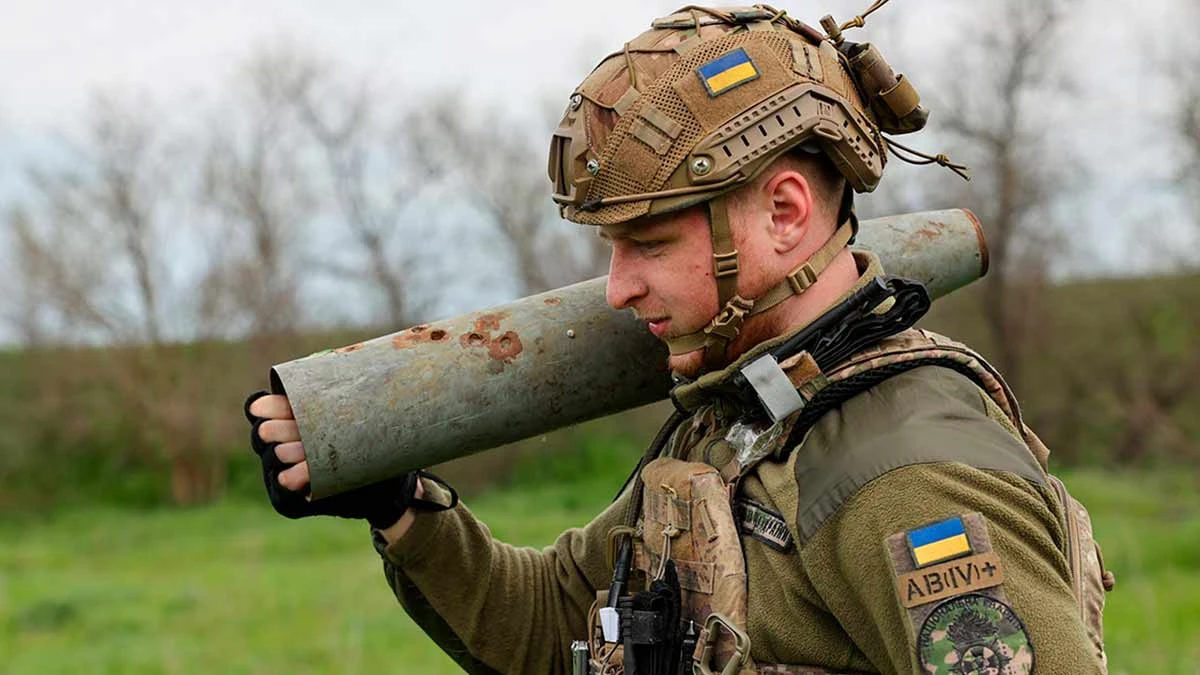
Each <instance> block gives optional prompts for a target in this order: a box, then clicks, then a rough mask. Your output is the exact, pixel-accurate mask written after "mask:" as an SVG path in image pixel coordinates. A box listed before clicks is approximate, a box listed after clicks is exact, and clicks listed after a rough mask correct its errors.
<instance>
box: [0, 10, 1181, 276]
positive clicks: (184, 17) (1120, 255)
mask: <svg viewBox="0 0 1200 675" xmlns="http://www.w3.org/2000/svg"><path fill="white" fill-rule="evenodd" d="M1185 1H1186V0H1142V1H1141V2H1138V3H1136V7H1137V10H1138V13H1136V14H1134V13H1132V10H1131V9H1130V4H1129V3H1125V2H1117V1H1116V0H1087V2H1081V3H1080V6H1081V7H1082V8H1083V9H1082V10H1081V11H1080V13H1079V17H1078V18H1076V19H1073V20H1072V21H1071V22H1070V25H1069V27H1068V30H1067V32H1066V34H1065V38H1066V40H1065V44H1066V46H1067V54H1066V56H1065V57H1064V59H1065V62H1068V63H1070V64H1074V65H1075V66H1076V70H1077V72H1078V73H1079V77H1080V83H1081V87H1082V89H1083V99H1082V100H1083V101H1085V103H1084V104H1083V105H1081V106H1080V109H1079V110H1078V114H1077V117H1076V118H1075V119H1074V120H1073V124H1072V127H1073V128H1070V129H1063V133H1064V134H1069V135H1071V136H1072V137H1073V138H1074V139H1075V140H1074V144H1075V145H1077V146H1078V147H1079V148H1081V149H1082V151H1083V153H1084V155H1085V160H1086V163H1087V165H1088V167H1089V171H1090V176H1091V178H1092V186H1091V188H1090V189H1088V190H1086V191H1085V192H1083V193H1081V194H1080V195H1079V197H1078V199H1077V200H1076V201H1077V203H1075V204H1072V205H1070V206H1069V207H1070V208H1073V209H1078V212H1079V214H1080V220H1081V226H1080V232H1081V237H1080V240H1081V241H1082V242H1083V246H1082V247H1081V249H1080V250H1083V251H1086V252H1087V253H1086V255H1088V256H1091V257H1094V260H1093V261H1091V262H1092V263H1094V266H1095V267H1094V268H1095V269H1097V270H1101V271H1113V270H1120V269H1122V267H1123V266H1127V265H1128V264H1130V259H1131V257H1130V256H1131V251H1132V252H1133V255H1132V257H1133V258H1134V259H1135V262H1137V264H1139V265H1141V264H1144V263H1145V262H1146V260H1147V259H1148V256H1146V255H1143V254H1141V253H1138V252H1137V251H1135V248H1136V247H1135V246H1134V244H1135V243H1136V237H1135V236H1134V235H1131V234H1130V232H1132V231H1133V230H1132V229H1131V228H1130V227H1128V226H1127V224H1128V223H1130V222H1131V221H1133V220H1137V219H1143V220H1145V219H1153V218H1155V214H1158V213H1162V212H1163V210H1164V209H1166V210H1167V211H1169V210H1170V209H1171V208H1172V200H1171V198H1170V195H1169V191H1168V190H1166V189H1165V188H1164V187H1163V185H1162V184H1163V181H1164V178H1163V176H1164V175H1165V174H1164V172H1163V171H1162V170H1161V167H1162V165H1163V159H1164V157H1166V156H1167V155H1168V154H1169V153H1170V148H1169V147H1165V146H1164V145H1163V143H1162V141H1161V140H1155V139H1154V134H1153V133H1151V132H1153V131H1154V123H1153V122H1152V121H1147V118H1146V117H1145V115H1146V113H1147V112H1154V111H1156V110H1158V111H1161V109H1162V104H1163V100H1164V96H1163V93H1164V92H1163V91H1162V90H1161V87H1160V86H1159V84H1158V83H1157V81H1156V80H1155V79H1154V78H1153V77H1147V76H1146V75H1145V71H1146V70H1147V64H1148V63H1149V62H1150V61H1151V60H1153V58H1154V57H1155V54H1154V53H1153V51H1152V47H1148V46H1146V43H1144V42H1142V41H1139V39H1138V36H1139V35H1141V34H1142V32H1143V31H1146V30H1149V29H1154V30H1159V31H1161V32H1163V33H1165V34H1166V35H1167V36H1168V37H1169V35H1170V33H1171V20H1170V17H1171V16H1172V14H1171V12H1170V10H1171V8H1172V7H1173V5H1174V4H1175V3H1178V2H1185ZM680 4H683V3H682V2H681V0H671V1H666V0H603V1H595V0H594V1H591V2H578V1H576V0H553V1H551V0H532V1H525V2H521V1H518V2H484V1H483V0H457V1H456V2H444V3H430V2H412V1H411V0H390V1H389V2H376V1H372V0H343V1H342V2H337V3H332V2H327V1H317V0H254V1H253V2H250V1H246V2H238V1H236V0H205V1H204V2H195V1H182V0H156V1H154V2H151V1H148V0H147V1H143V2H136V1H133V0H109V1H108V2H103V3H97V2H86V1H84V0H39V1H38V2H10V3H7V6H6V7H5V9H4V11H3V18H2V19H0V203H3V201H4V200H5V198H6V197H8V198H11V197H13V196H19V195H20V190H21V189H22V188H21V181H20V180H19V176H20V174H21V170H22V167H23V166H25V165H27V164H29V163H31V162H33V163H36V162H38V161H39V158H41V157H43V156H44V155H45V153H46V152H47V149H48V148H50V147H52V145H53V144H52V142H51V140H50V139H51V138H52V134H53V133H55V131H56V130H64V129H66V130H72V129H74V128H76V127H77V126H78V125H79V123H80V121H81V119H82V113H83V111H84V109H85V105H86V103H87V100H88V96H89V94H90V93H92V92H94V91H97V90H109V91H114V90H115V91H119V92H123V93H125V94H127V95H130V94H147V95H149V96H150V97H151V98H152V99H154V100H157V101H162V102H164V103H166V104H168V105H170V104H173V103H177V102H178V101H181V100H185V101H186V100H187V99H188V97H191V96H197V95H198V94H199V93H202V92H208V91H212V90H214V89H215V88H216V87H218V86H219V85H220V83H222V82H224V81H227V80H228V78H229V77H230V75H231V74H232V73H233V71H234V70H235V68H236V67H237V65H238V64H239V63H240V62H241V61H243V60H244V59H245V58H246V57H247V56H248V55H249V54H251V53H252V52H253V51H254V50H255V49H256V48H257V47H261V46H262V45H263V44H264V43H267V42H271V41H279V40H289V41H293V42H296V43H298V44H303V45H306V46H307V45H311V48H312V49H313V50H314V51H315V52H317V53H319V54H322V55H325V56H327V57H331V58H333V59H335V60H337V61H339V62H341V63H344V64H346V65H348V66H351V67H353V68H355V69H356V70H359V71H366V72H369V73H371V74H373V75H374V76H375V77H376V78H377V79H378V80H379V81H384V82H388V83H391V84H392V86H395V87H400V88H403V89H405V90H411V91H412V92H413V93H414V97H413V100H414V102H418V103H419V95H418V94H419V92H420V91H421V90H422V89H428V88H431V87H453V86H458V87H461V88H463V89H465V90H466V91H468V92H469V93H470V94H471V95H472V96H474V97H479V98H478V100H486V101H500V102H503V104H505V105H508V106H511V107H513V108H514V109H515V108H520V107H521V106H522V105H523V104H524V102H526V101H529V100H536V99H538V98H544V97H545V96H547V95H549V94H553V93H554V92H562V94H563V97H564V100H565V96H566V94H567V93H569V91H570V90H571V88H572V87H573V86H574V85H575V84H576V83H577V82H578V81H579V80H580V78H581V77H582V75H584V74H585V73H586V70H587V69H588V68H589V67H590V66H591V65H592V64H593V63H594V62H595V61H596V60H597V58H598V57H599V56H601V55H602V54H603V53H604V52H605V51H607V50H611V49H613V48H615V47H617V46H619V45H620V44H621V43H622V42H623V41H624V40H626V39H628V38H630V37H632V36H633V35H636V34H637V33H638V32H640V31H641V30H644V29H645V28H646V27H647V26H648V23H649V20H650V19H651V18H653V17H654V16H659V15H663V14H667V13H669V12H670V11H671V10H673V9H675V8H676V7H678V6H679V5H680ZM868 4H869V3H868V2H867V0H861V1H859V2H852V1H849V0H827V1H825V2H822V3H819V4H817V3H808V2H806V3H803V6H801V3H789V4H782V5H780V6H781V7H782V8H785V9H788V10H789V12H790V13H791V14H793V15H794V16H798V17H799V18H801V19H804V20H806V21H808V22H810V23H812V24H814V25H815V24H816V23H817V21H818V19H819V17H820V15H821V14H824V13H826V12H830V13H833V14H834V15H835V16H837V17H838V18H840V19H846V18H849V16H851V15H853V14H854V13H857V12H859V11H861V10H862V9H863V8H864V7H865V6H866V5H868ZM973 6H974V5H973V3H962V2H953V1H951V0H893V2H892V4H891V6H888V7H885V8H883V9H882V10H880V12H879V14H878V15H876V17H878V18H875V17H873V18H872V19H871V20H869V21H868V31H869V30H870V29H871V27H872V25H873V24H874V25H875V27H876V28H877V29H879V30H882V31H884V32H885V33H886V40H882V39H881V40H879V41H880V42H883V43H885V44H883V47H884V53H885V54H887V53H891V52H890V51H889V49H888V44H890V43H892V42H897V43H900V44H898V45H896V49H900V50H902V51H903V53H905V54H907V55H910V58H914V59H915V60H916V61H917V62H918V63H916V64H914V65H913V66H912V67H910V68H907V70H908V71H909V72H910V73H912V75H910V77H912V79H914V81H916V82H917V83H918V86H920V85H919V83H920V76H919V74H917V73H918V71H919V67H920V63H919V62H921V61H924V62H926V63H932V62H933V61H938V60H940V61H945V60H947V59H951V60H952V59H953V54H946V53H945V51H944V50H943V49H941V46H942V45H944V44H945V42H946V40H947V39H948V36H950V37H952V35H950V34H951V33H952V31H953V30H954V28H953V27H954V25H956V22H957V21H958V20H960V19H961V18H962V16H963V15H964V13H966V12H969V11H971V8H972V7H973ZM889 12H893V13H894V14H895V15H896V16H900V17H902V18H903V22H902V23H897V22H895V21H892V20H890V19H889V18H888V17H887V16H886V15H887V14H888V13H889ZM866 36H867V37H871V35H870V34H869V32H868V33H867V34H866ZM875 37H877V38H878V37H879V36H878V35H876V36H875ZM859 39H863V38H859ZM1191 39H1194V37H1193V38H1191ZM963 76H964V77H969V76H970V74H969V73H964V74H963ZM936 115H937V111H936V110H935V111H934V116H933V118H932V120H931V124H932V125H936V121H937V116H936ZM1114 223H1116V224H1121V225H1122V226H1121V227H1118V226H1116V225H1115V224H1114ZM1139 261H1140V262H1139Z"/></svg>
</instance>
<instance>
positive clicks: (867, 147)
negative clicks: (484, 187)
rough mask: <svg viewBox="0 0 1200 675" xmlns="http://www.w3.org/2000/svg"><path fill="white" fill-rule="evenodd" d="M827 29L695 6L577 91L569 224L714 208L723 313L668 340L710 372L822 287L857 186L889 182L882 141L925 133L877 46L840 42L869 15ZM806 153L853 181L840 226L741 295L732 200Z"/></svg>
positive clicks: (565, 208)
mask: <svg viewBox="0 0 1200 675" xmlns="http://www.w3.org/2000/svg"><path fill="white" fill-rule="evenodd" d="M884 2H886V0H880V1H877V2H876V3H875V5H873V6H872V7H871V8H870V9H869V10H868V11H867V12H865V13H864V15H863V16H866V14H869V13H870V12H872V11H874V10H875V9H877V8H878V7H879V6H881V5H883V4H884ZM821 23H822V26H823V27H824V29H825V31H826V32H825V33H822V32H821V31H818V30H816V29H815V28H813V27H811V26H808V25H806V24H804V23H803V22H801V21H798V20H796V19H794V18H792V17H790V16H788V15H787V14H786V13H785V12H783V11H779V10H776V9H775V8H773V7H770V6H767V5H755V6H753V7H729V8H704V7H696V6H687V7H684V8H682V9H680V10H678V11H676V12H674V13H673V14H671V15H669V16H666V17H662V18H659V19H656V20H655V21H654V22H653V23H652V24H651V28H650V30H648V31H646V32H644V33H642V34H641V35H639V36H637V37H635V38H634V39H632V40H630V41H629V42H627V43H626V44H625V46H624V48H623V49H622V50H620V51H618V52H615V53H613V54H610V55H609V56H607V57H605V58H604V60H602V61H601V62H600V64H599V65H598V66H597V67H596V68H595V69H594V70H593V71H592V73H591V74H590V75H588V77H587V78H586V79H585V80H584V81H583V82H582V83H581V84H580V85H579V86H578V87H577V88H576V89H575V91H574V92H573V93H572V94H571V97H570V101H569V103H568V105H567V109H566V112H565V114H564V116H563V119H562V122H561V124H560V125H559V127H558V129H557V130H556V131H555V132H554V136H553V138H552V141H551V145H550V159H549V176H550V180H551V182H552V183H553V184H554V197H553V198H554V201H555V203H556V204H558V206H559V208H560V211H561V213H562V215H563V217H565V218H567V219H568V220H572V221H574V222H577V223H581V224H586V225H612V224H617V223H623V222H626V221H630V220H633V219H635V218H639V217H642V216H647V215H656V214H662V213H669V212H672V211H676V210H679V209H683V208H686V207H689V206H693V205H696V204H700V203H705V202H706V203H707V204H708V210H709V219H710V226H711V233H712V238H713V257H714V260H713V268H714V273H715V276H716V280H717V291H718V300H719V305H718V306H719V307H720V308H721V309H720V310H719V311H718V313H717V316H716V317H714V318H713V320H712V322H711V323H710V324H709V325H708V326H707V327H706V328H705V329H704V330H702V331H698V332H696V333H692V334H690V335H685V336H681V337H678V338H674V339H671V340H669V341H668V345H669V346H670V349H671V351H672V353H682V352H689V351H693V350H695V349H699V348H701V347H704V348H707V349H708V352H707V354H706V356H707V357H708V360H709V362H710V363H711V362H712V361H714V360H715V359H716V358H719V356H720V355H721V354H723V353H724V350H725V347H726V346H727V345H728V343H729V342H730V341H731V340H733V338H734V337H736V336H737V334H738V331H739V330H740V327H741V324H742V322H743V321H744V319H745V318H746V317H747V316H750V315H752V314H757V313H759V312H762V311H765V310H767V309H769V308H770V307H772V306H774V305H776V304H778V303H779V302H782V301H783V300H785V299H786V298H787V297H789V296H790V295H792V294H799V293H802V292H803V291H804V290H805V289H806V288H808V287H809V286H810V285H812V283H813V282H815V281H816V277H817V275H818V274H820V272H821V271H822V269H824V267H825V266H826V265H828V264H829V262H830V260H832V258H833V257H834V256H835V255H836V254H837V252H838V251H840V250H841V249H842V248H844V247H845V246H846V245H847V244H848V243H849V242H850V241H851V240H852V239H853V235H854V233H855V232H856V230H857V221H856V220H855V218H854V215H853V208H852V200H851V197H852V193H851V190H854V191H857V192H869V191H871V190H873V189H874V188H875V186H876V185H877V184H878V183H879V179H880V176H881V175H882V173H883V167H884V164H885V163H886V160H887V150H888V147H889V142H888V141H886V140H885V139H884V137H883V133H891V134H897V133H907V132H911V131H916V130H919V129H921V128H922V127H923V126H924V124H925V119H926V116H927V114H926V112H925V110H924V108H922V107H921V105H920V97H919V96H918V94H917V92H916V90H915V89H914V88H913V86H912V85H911V84H910V83H909V81H908V80H906V79H905V78H904V77H903V76H898V75H896V74H895V73H894V72H893V71H892V69H891V67H890V66H889V65H888V64H887V62H886V61H885V60H884V59H883V58H882V56H881V55H880V53H879V51H878V50H877V49H876V48H875V47H874V46H872V45H870V44H865V43H864V44H856V43H852V42H848V41H846V40H845V39H844V38H843V36H842V30H845V29H847V28H849V27H851V26H861V25H862V23H863V17H855V19H854V20H852V21H850V22H847V23H846V24H842V25H839V24H837V23H836V22H834V21H833V19H832V18H830V17H826V18H825V19H823V20H822V22H821ZM796 149H804V150H808V151H809V152H819V153H823V154H824V155H826V156H827V157H828V158H829V159H830V160H831V161H832V163H833V165H834V166H835V167H836V168H837V170H838V171H839V172H840V173H841V175H842V176H844V177H845V179H846V186H847V187H846V190H845V195H844V197H843V200H842V214H841V215H840V216H839V220H840V222H841V225H840V226H839V228H838V230H837V232H836V233H835V234H834V236H833V237H832V238H831V239H830V240H829V242H827V243H826V244H825V245H824V246H823V247H822V248H821V249H820V250H819V251H818V252H817V253H816V254H815V255H814V256H813V257H812V258H811V259H810V260H808V261H807V262H806V263H805V264H804V265H802V266H801V267H800V268H798V269H796V270H794V271H793V273H792V274H790V275H789V276H788V278H787V279H786V280H784V281H783V282H781V283H780V285H779V286H777V287H775V288H773V289H772V290H771V291H769V292H768V293H767V294H765V295H764V296H762V297H759V298H753V299H747V298H742V297H739V296H738V295H737V274H738V252H737V250H736V249H734V247H733V244H732V239H731V235H730V228H729V217H728V209H727V204H726V202H727V199H726V198H725V195H726V194H727V193H729V192H730V191H731V190H734V189H735V188H737V187H739V186H741V185H744V184H746V183H748V182H749V181H751V180H753V179H754V178H755V177H756V176H757V175H758V174H759V173H760V172H761V171H762V170H763V169H764V168H765V167H766V166H768V165H769V164H770V163H771V162H772V161H774V160H775V159H776V158H778V157H780V156H781V155H783V154H784V153H787V152H789V151H792V150H796ZM930 159H932V158H930ZM939 159H940V158H939ZM939 163H944V162H939Z"/></svg>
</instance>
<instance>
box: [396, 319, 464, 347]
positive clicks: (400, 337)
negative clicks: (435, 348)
mask: <svg viewBox="0 0 1200 675" xmlns="http://www.w3.org/2000/svg"><path fill="white" fill-rule="evenodd" d="M427 331H428V332H427ZM449 337H450V336H449V335H447V334H446V331H444V330H442V329H441V328H438V329H437V330H429V324H427V323H423V324H421V325H420V326H413V327H412V328H409V329H408V330H406V331H403V332H401V333H399V334H397V335H396V337H394V338H392V346H393V347H395V348H396V349H407V348H409V347H412V346H415V345H419V344H421V343H422V342H441V341H442V340H445V339H447V338H449Z"/></svg>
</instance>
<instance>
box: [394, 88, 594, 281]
mask: <svg viewBox="0 0 1200 675" xmlns="http://www.w3.org/2000/svg"><path fill="white" fill-rule="evenodd" d="M473 109H474V108H473V107H472V106H469V105H466V104H465V102H464V101H463V100H462V99H461V98H460V97H458V96H455V95H449V94H448V95H444V96H442V97H441V98H439V99H438V100H437V101H436V102H434V103H433V104H432V105H428V106H425V107H423V109H422V111H419V113H418V114H417V115H416V116H414V117H413V118H411V119H410V120H409V125H410V126H411V128H412V129H413V130H414V133H416V134H417V136H418V137H419V138H422V139H426V140H427V142H430V143H436V148H437V149H440V152H439V151H435V149H430V150H426V151H425V152H424V153H423V154H424V156H426V157H428V158H429V159H430V160H431V161H436V162H439V165H440V166H441V167H442V170H443V171H444V172H445V173H446V174H447V175H448V176H450V177H451V179H452V180H453V181H455V185H456V186H457V187H458V194H461V195H462V196H463V197H464V198H465V199H466V200H467V201H468V202H469V203H471V204H472V205H473V206H475V207H476V208H477V209H479V210H480V211H481V212H482V213H483V215H484V216H486V217H487V218H489V219H490V220H491V221H492V223H493V224H494V225H495V227H496V229H497V231H498V232H499V234H500V235H501V237H502V238H503V241H504V242H505V244H507V246H508V249H509V251H508V252H509V254H510V256H511V259H512V262H513V264H514V265H515V266H516V269H515V270H514V272H515V273H516V274H517V275H518V278H519V280H520V282H521V295H529V294H532V293H538V292H541V291H545V290H548V289H551V288H556V287H559V286H563V285H566V284H569V283H574V282H576V281H581V280H583V279H587V278H591V277H594V276H598V275H600V274H604V273H605V272H607V270H608V249H607V247H606V246H605V245H604V242H603V240H601V239H600V238H599V237H598V236H596V232H595V228H591V227H581V226H578V225H574V224H572V223H568V222H564V221H561V220H560V219H559V218H558V217H557V214H556V209H555V207H554V204H553V202H552V201H551V200H550V179H549V178H548V177H547V176H546V170H545V166H546V155H547V152H548V148H549V138H550V130H551V129H552V128H553V126H554V125H555V124H557V121H558V116H557V115H558V111H557V110H554V109H553V108H552V106H550V105H549V104H542V105H541V106H540V107H537V108H534V109H533V110H532V111H531V112H530V113H529V114H527V115H525V116H522V117H517V116H515V115H513V114H512V113H508V112H506V111H504V110H502V109H499V108H495V107H493V108H490V109H487V110H484V111H482V112H480V113H478V114H477V115H476V116H474V117H473V116H470V115H469V111H471V110H473Z"/></svg>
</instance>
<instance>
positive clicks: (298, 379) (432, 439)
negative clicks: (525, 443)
mask: <svg viewBox="0 0 1200 675" xmlns="http://www.w3.org/2000/svg"><path fill="white" fill-rule="evenodd" d="M858 246H861V247H864V248H869V249H871V250H873V251H875V252H876V253H877V254H878V255H879V256H880V257H881V258H882V260H883V265H884V269H885V270H887V271H888V272H889V273H891V274H897V275H901V276H907V277H910V278H914V279H918V280H920V281H922V282H924V283H925V284H926V285H927V286H928V288H929V291H930V293H931V295H933V296H934V297H939V296H942V295H945V294H947V293H949V292H951V291H953V290H955V289H957V288H959V287H961V286H964V285H966V284H968V283H970V282H971V281H974V280H975V279H978V278H979V277H981V276H982V275H983V274H984V273H985V272H986V270H987V251H986V246H985V244H984V240H983V237H982V234H981V232H980V229H979V225H978V222H977V221H976V219H975V217H974V215H973V214H971V213H970V212H969V211H965V210H948V211H934V212H926V213H918V214H908V215H903V216H894V217H889V218H881V219H876V220H868V221H864V222H863V223H862V226H861V230H860V233H859V239H858ZM604 284H605V279H604V278H598V279H592V280H590V281H585V282H582V283H578V284H575V285H572V286H567V287H565V288H560V289H556V290H553V291H549V292H547V293H542V294H540V295H534V296H531V297H528V298H522V299H520V300H517V301H515V302H513V303H510V304H507V305H503V306H501V307H496V308H493V309H487V310H483V311H480V312H474V313H471V314H466V315H463V316H459V317H455V318H452V319H446V320H444V321H439V322H436V323H432V324H423V325H420V326H413V327H412V328H409V329H407V330H403V331H400V332H398V333H393V334H391V335H385V336H383V337H379V338H375V339H373V340H368V341H366V342H362V343H359V344H355V345H350V346H347V347H342V348H339V349H333V350H329V351H325V352H320V353H318V354H314V355H312V356H308V357H305V358H302V359H297V360H295V361H289V362H287V363H283V364H280V365H277V366H275V367H274V368H272V369H271V386H272V389H273V390H274V391H275V392H276V393H286V394H287V395H288V397H289V399H290V401H291V404H292V409H293V411H294V412H295V414H296V420H297V422H298V424H299V427H300V436H301V438H302V439H303V441H304V447H305V452H306V455H307V458H308V462H309V472H310V475H311V480H312V493H313V497H314V498H320V497H324V496H328V495H331V494H336V493H339V492H343V491H345V490H348V489H351V488H354V487H357V486H359V485H364V484H366V483H370V482H374V481H377V480H381V479H383V478H385V477H388V476H393V475H397V474H400V473H403V472H406V471H410V470H412V469H416V468H422V467H427V466H431V465H433V464H437V463H440V462H444V461H447V460H450V459H454V458H456V457H462V456H465V455H469V454H472V453H475V452H478V451H481V450H486V449H488V448H493V447H496V446H499V445H503V444H505V443H509V442H512V441H515V440H519V439H522V438H528V437H530V436H535V435H537V434H542V433H545V432H547V431H551V430H553V429H558V428H561V427H564V426H568V425H571V424H576V423H579V422H583V421H585V420H589V419H593V418H597V417H602V416H604V415H609V414H612V413H616V412H620V411H622V410H628V409H630V408H634V407H636V406H640V405H644V404H647V403H652V402H654V401H658V400H661V399H663V398H665V397H666V396H667V392H668V390H669V388H670V384H671V382H670V377H669V374H668V372H667V370H666V366H665V364H666V354H667V352H666V348H665V346H664V345H663V344H662V343H660V342H659V341H658V340H657V339H655V338H654V337H653V336H652V335H651V334H650V333H649V332H648V331H647V330H646V329H645V326H644V325H643V324H642V323H641V322H639V321H637V320H636V319H635V318H634V317H633V316H632V314H630V313H629V312H618V311H614V310H612V309H611V308H609V307H608V306H607V305H606V304H605V300H604Z"/></svg>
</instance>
